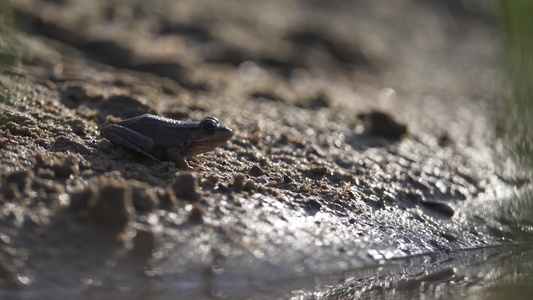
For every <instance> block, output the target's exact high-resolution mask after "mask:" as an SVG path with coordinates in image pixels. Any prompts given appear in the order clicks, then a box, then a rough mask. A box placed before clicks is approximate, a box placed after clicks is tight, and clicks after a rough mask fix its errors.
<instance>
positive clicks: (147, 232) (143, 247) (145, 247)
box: [132, 228, 161, 258]
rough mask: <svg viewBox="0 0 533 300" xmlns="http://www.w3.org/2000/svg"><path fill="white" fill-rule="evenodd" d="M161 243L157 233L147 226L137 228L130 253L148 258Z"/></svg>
mask: <svg viewBox="0 0 533 300" xmlns="http://www.w3.org/2000/svg"><path fill="white" fill-rule="evenodd" d="M160 244H161V240H160V238H159V237H158V236H157V234H156V233H155V232H154V231H153V230H151V229H149V228H137V233H136V234H135V237H134V238H133V250H132V253H133V254H134V255H136V256H139V257H144V258H149V257H151V255H152V252H153V251H155V250H157V248H159V245H160Z"/></svg>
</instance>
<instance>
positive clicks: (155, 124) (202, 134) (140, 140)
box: [102, 114, 233, 170]
mask: <svg viewBox="0 0 533 300" xmlns="http://www.w3.org/2000/svg"><path fill="white" fill-rule="evenodd" d="M102 135H103V136H104V137H105V138H107V139H108V140H110V141H111V142H112V143H114V144H117V145H120V146H123V147H126V148H129V149H132V150H135V151H138V152H140V153H142V154H144V155H146V156H148V157H150V158H152V159H154V160H156V161H160V160H171V161H174V162H175V163H176V164H178V166H179V167H181V168H183V169H186V170H192V168H191V167H190V166H189V164H188V163H187V161H186V160H185V158H187V157H191V156H193V155H196V154H200V153H204V152H208V151H211V150H214V149H215V148H216V147H218V146H220V145H222V144H224V143H225V142H226V141H228V140H229V139H230V138H231V137H232V136H233V131H232V130H231V129H229V128H228V127H226V126H222V125H220V124H219V123H218V120H217V119H216V118H214V117H206V118H204V119H203V120H202V121H200V122H197V121H177V120H173V119H168V118H163V117H158V116H154V115H151V114H144V115H141V116H138V117H135V118H131V119H126V120H123V121H121V122H118V123H116V124H109V125H106V126H105V127H104V128H103V129H102Z"/></svg>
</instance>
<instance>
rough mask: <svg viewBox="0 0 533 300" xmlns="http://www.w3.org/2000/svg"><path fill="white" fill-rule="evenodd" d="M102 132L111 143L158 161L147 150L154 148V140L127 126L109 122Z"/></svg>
mask: <svg viewBox="0 0 533 300" xmlns="http://www.w3.org/2000/svg"><path fill="white" fill-rule="evenodd" d="M102 134H103V135H104V137H105V138H107V139H108V140H110V141H111V142H112V143H113V144H117V145H120V146H123V147H126V148H128V149H132V150H135V151H137V152H140V153H142V154H144V155H146V156H148V157H150V158H151V159H153V160H155V161H160V160H159V159H157V158H155V157H154V156H153V155H151V154H149V153H148V152H150V151H152V150H153V149H154V142H153V141H152V139H151V138H149V137H147V136H146V135H144V134H141V133H138V132H136V131H133V130H131V129H129V128H127V127H124V126H121V125H118V124H110V125H107V126H105V127H104V128H103V129H102Z"/></svg>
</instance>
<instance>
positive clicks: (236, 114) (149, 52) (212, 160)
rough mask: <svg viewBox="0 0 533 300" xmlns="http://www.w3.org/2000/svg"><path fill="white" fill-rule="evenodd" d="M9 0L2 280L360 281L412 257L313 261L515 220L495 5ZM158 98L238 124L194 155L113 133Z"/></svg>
mask: <svg viewBox="0 0 533 300" xmlns="http://www.w3.org/2000/svg"><path fill="white" fill-rule="evenodd" d="M11 2H12V4H13V6H14V10H15V12H16V15H17V16H18V17H19V20H20V24H19V27H18V29H17V30H16V31H15V33H14V40H15V41H14V44H13V45H14V47H16V49H17V52H16V55H15V56H16V57H17V60H16V64H15V65H14V66H13V70H14V71H13V72H11V73H9V74H5V75H2V77H1V80H2V85H3V86H4V87H6V91H5V97H4V98H3V101H2V103H1V104H0V105H1V107H0V108H1V118H0V120H1V124H0V164H1V166H2V167H1V169H0V179H1V181H0V183H1V185H0V191H1V193H0V202H1V211H0V297H4V296H6V297H10V298H12V299H16V298H17V297H20V298H21V299H22V298H23V299H31V298H37V297H38V298H39V299H53V298H71V299H74V298H77V299H85V298H86V299H104V298H108V299H109V298H113V299H121V298H124V299H132V298H139V299H148V298H150V299H171V298H172V299H174V297H175V296H176V295H182V296H183V297H184V298H198V297H204V298H211V297H223V296H226V297H230V298H231V299H234V298H241V297H264V298H278V297H279V298H287V297H290V296H291V295H296V296H301V297H302V298H309V299H315V298H328V297H330V298H331V299H335V298H336V297H337V296H338V297H341V296H342V295H344V296H346V297H348V298H349V295H352V296H354V295H356V294H355V293H354V291H361V292H364V291H370V290H371V288H370V287H371V286H373V284H374V285H375V282H376V280H378V281H379V280H381V282H382V283H383V282H396V281H394V280H396V279H397V277H395V275H393V274H394V272H399V271H398V269H399V268H392V267H390V268H385V269H383V268H380V269H379V270H384V271H383V272H389V273H388V275H387V276H384V277H379V276H378V275H376V276H375V277H372V279H368V280H363V281H359V282H357V284H352V281H353V280H355V279H353V278H352V279H349V280H346V281H342V280H341V281H340V283H339V282H336V283H335V284H336V285H337V286H336V287H333V288H331V286H330V287H326V288H324V287H316V286H315V285H314V284H313V283H314V281H313V278H314V277H313V276H315V275H320V274H322V275H324V274H348V275H346V278H347V277H349V274H351V273H349V271H350V270H365V268H368V269H372V270H378V267H380V266H382V267H383V266H386V265H388V264H389V263H391V262H394V261H395V259H404V258H412V257H415V256H417V255H421V254H434V255H436V256H439V255H440V256H442V255H444V256H445V255H448V254H450V253H455V252H456V251H460V250H465V249H477V248H483V247H488V246H497V245H501V244H507V243H512V242H513V241H514V240H516V239H517V238H518V233H517V232H516V231H513V230H514V229H512V228H510V226H508V225H509V224H504V223H502V222H500V221H499V219H498V218H497V210H498V206H496V205H494V203H496V202H497V201H500V200H501V199H506V198H508V197H509V195H511V190H512V187H511V186H508V185H507V184H506V183H505V182H503V181H502V179H501V176H499V175H501V172H503V171H502V170H501V169H500V168H499V167H498V166H499V165H500V158H498V157H500V156H499V153H496V152H495V150H496V149H499V147H500V146H501V142H500V141H499V140H498V139H497V138H496V137H495V136H494V119H495V114H496V112H497V111H496V109H495V107H494V105H493V104H492V102H490V101H488V100H490V99H491V98H492V97H493V96H494V93H495V89H496V86H497V85H498V80H499V79H498V78H499V76H500V74H501V73H500V71H499V70H500V69H499V68H500V66H499V64H500V62H499V61H498V56H499V50H498V49H499V47H498V38H497V35H496V32H495V28H494V26H495V25H494V23H495V18H496V17H495V15H494V14H493V13H492V11H491V8H492V7H491V6H490V3H491V2H490V1H472V2H471V3H472V4H471V5H470V6H465V5H464V4H462V3H463V2H461V1H446V2H445V3H441V2H440V1H427V3H420V1H409V0H404V1H332V2H331V3H330V4H328V5H325V4H323V2H321V1H296V0H295V1H281V0H280V1H264V2H262V1H224V4H222V2H220V1H208V0H202V1H163V0H158V1H118V0H117V1H96V0H92V1H74V0H62V1H50V0H49V1H37V0H17V1H11ZM328 3H329V2H328ZM385 8H386V9H385ZM143 113H151V114H156V115H160V116H165V117H169V118H174V119H182V120H201V119H203V118H204V117H205V116H215V117H217V118H218V119H219V121H220V123H221V124H224V125H226V126H229V127H231V128H232V129H233V130H234V131H235V136H234V137H233V138H232V140H230V141H229V142H228V143H226V144H225V145H223V146H221V147H219V148H217V150H216V151H213V152H210V153H206V154H203V155H198V156H196V157H195V159H194V160H191V161H190V163H191V165H192V166H193V167H195V168H196V171H195V172H192V173H191V172H183V171H181V170H180V169H179V168H178V167H177V166H176V164H175V163H174V162H170V161H168V162H162V163H158V162H155V161H153V160H151V159H149V158H147V157H145V156H143V155H142V154H139V153H135V152H132V151H129V150H127V149H124V148H121V147H117V146H114V145H113V144H112V143H110V142H109V141H108V140H106V139H103V138H102V137H101V135H100V130H101V129H102V128H103V126H105V125H106V124H109V123H115V122H117V121H119V120H121V119H125V118H130V117H134V116H137V115H140V114H143ZM457 255H459V254H457ZM440 256H439V257H440ZM471 259H474V258H471ZM459 261H461V260H459ZM401 262H404V266H405V264H407V265H409V262H405V261H403V260H401ZM433 263H435V261H432V260H422V259H421V260H416V259H414V260H413V261H412V262H411V266H413V265H416V266H415V267H412V268H411V270H412V273H410V274H407V275H405V276H404V277H402V278H403V279H402V280H404V279H405V280H404V281H405V282H404V281H400V283H395V284H399V285H402V284H403V285H404V286H409V289H410V290H411V291H413V293H416V291H419V290H420V289H421V287H424V286H425V285H424V284H421V283H424V282H434V281H439V282H440V281H446V280H448V282H449V280H452V279H453V280H456V281H461V278H459V277H458V275H457V274H458V272H459V271H453V270H452V271H450V269H449V268H452V267H449V266H444V267H443V268H444V271H438V272H437V271H435V272H436V274H434V273H432V272H433V271H431V270H429V268H431V266H432V264H433ZM398 264H400V263H398ZM416 268H418V269H416ZM419 269H421V270H426V271H424V272H425V273H423V274H421V273H419V272H418V273H417V272H415V271H416V270H419ZM394 270H396V271H394ZM354 272H355V271H354ZM354 274H360V273H357V272H355V273H354ZM373 274H374V273H373ZM375 274H377V273H375ZM354 276H355V275H354ZM409 276H410V277H409ZM432 276H433V277H432ZM341 277H342V276H341ZM297 278H298V279H297ZM343 278H345V277H343ZM391 278H392V279H391ZM450 278H451V279H450ZM350 280H352V281H350ZM324 284H325V283H324ZM328 284H330V283H328ZM295 290H300V292H299V293H298V294H294V291H295ZM291 293H292V294H291ZM370 295H372V294H370ZM344 296H343V297H344ZM338 297H337V298H338ZM354 297H355V296H354Z"/></svg>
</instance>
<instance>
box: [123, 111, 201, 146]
mask: <svg viewBox="0 0 533 300" xmlns="http://www.w3.org/2000/svg"><path fill="white" fill-rule="evenodd" d="M199 123H200V122H197V121H178V120H173V119H169V118H164V117H159V116H155V115H151V114H144V115H140V116H138V117H134V118H131V119H126V120H123V121H121V122H119V123H118V124H119V125H121V126H124V127H127V128H129V129H131V130H134V131H136V132H138V133H141V134H144V135H147V136H149V137H150V138H152V140H153V141H154V143H155V144H157V145H165V144H172V143H175V142H176V139H182V140H183V139H187V136H188V135H189V134H190V131H191V130H194V129H196V128H198V125H199Z"/></svg>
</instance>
